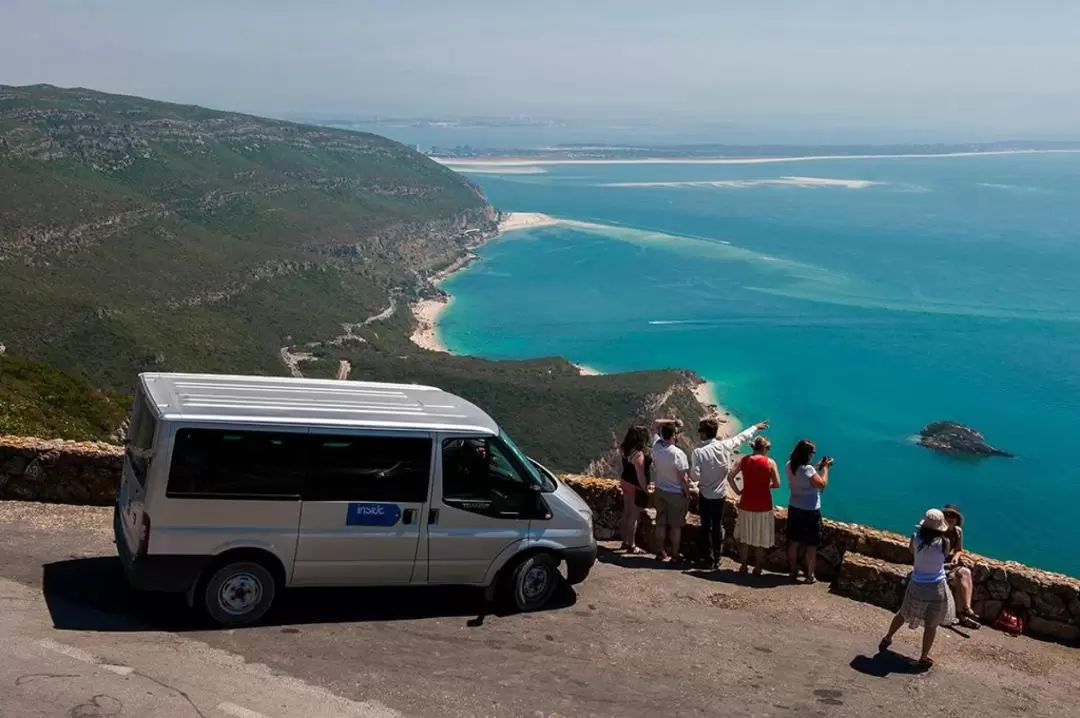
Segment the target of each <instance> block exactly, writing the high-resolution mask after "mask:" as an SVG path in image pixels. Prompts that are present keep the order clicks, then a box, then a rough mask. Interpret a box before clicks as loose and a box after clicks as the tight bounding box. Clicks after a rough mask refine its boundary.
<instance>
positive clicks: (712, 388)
mask: <svg viewBox="0 0 1080 718" xmlns="http://www.w3.org/2000/svg"><path fill="white" fill-rule="evenodd" d="M694 397H695V398H696V399H697V400H698V401H699V402H700V403H701V404H702V405H703V406H704V407H705V412H706V416H715V417H716V418H717V419H719V421H720V433H721V435H723V436H732V435H734V434H737V433H738V432H740V431H742V424H741V423H740V422H739V420H738V419H737V418H736V417H735V415H734V414H732V413H731V412H729V411H728V410H727V409H725V408H724V407H723V406H721V405H720V401H719V398H718V397H717V395H716V385H715V384H713V383H712V382H711V381H703V382H701V383H700V384H698V385H697V386H696V387H694Z"/></svg>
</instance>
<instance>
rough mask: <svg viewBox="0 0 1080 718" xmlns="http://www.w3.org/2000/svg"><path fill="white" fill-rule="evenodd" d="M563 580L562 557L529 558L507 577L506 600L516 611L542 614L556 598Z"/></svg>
mask: <svg viewBox="0 0 1080 718" xmlns="http://www.w3.org/2000/svg"><path fill="white" fill-rule="evenodd" d="M562 580H563V579H562V574H560V573H559V559H558V557H556V556H553V555H552V554H550V553H547V552H540V553H534V554H529V555H528V556H525V557H524V558H522V559H520V560H519V561H517V563H515V564H513V565H512V566H511V567H510V569H509V570H508V571H507V572H506V573H505V577H504V580H503V586H502V598H503V601H504V602H505V603H506V605H507V607H508V608H511V609H513V610H516V611H520V612H522V613H528V612H530V611H538V610H540V609H541V608H543V607H544V606H545V605H547V603H548V601H550V600H551V597H552V596H553V595H555V591H556V590H557V589H558V588H559V585H560V584H561V583H562Z"/></svg>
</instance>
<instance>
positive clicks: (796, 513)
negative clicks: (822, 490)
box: [787, 506, 821, 546]
mask: <svg viewBox="0 0 1080 718" xmlns="http://www.w3.org/2000/svg"><path fill="white" fill-rule="evenodd" d="M787 539H788V541H797V542H798V543H802V544H806V545H807V546H818V545H820V544H821V511H807V510H806V509H797V508H795V507H794V506H788V513H787Z"/></svg>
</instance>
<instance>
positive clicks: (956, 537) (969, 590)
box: [941, 504, 980, 629]
mask: <svg viewBox="0 0 1080 718" xmlns="http://www.w3.org/2000/svg"><path fill="white" fill-rule="evenodd" d="M941 513H943V514H944V515H945V521H947V522H948V524H949V530H948V531H947V532H946V533H945V538H947V539H948V540H949V546H950V548H951V550H950V552H949V556H948V558H947V563H946V564H945V570H946V571H947V574H946V575H947V580H948V582H949V590H951V591H952V594H953V598H954V599H955V601H956V617H957V619H958V620H959V622H960V625H961V626H963V627H964V628H972V629H976V628H979V626H980V624H979V616H978V614H976V613H975V611H974V609H972V607H971V597H972V595H973V593H974V582H973V581H972V577H971V569H970V568H968V567H967V566H966V565H965V560H964V530H963V528H961V527H962V526H963V525H964V515H963V514H962V513H960V509H959V508H957V507H956V506H955V505H953V504H945V508H944V509H942V512H941Z"/></svg>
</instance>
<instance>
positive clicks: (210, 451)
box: [166, 429, 307, 500]
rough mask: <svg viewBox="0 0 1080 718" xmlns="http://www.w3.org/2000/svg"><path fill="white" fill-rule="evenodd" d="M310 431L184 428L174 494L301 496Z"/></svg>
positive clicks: (173, 471)
mask: <svg viewBox="0 0 1080 718" xmlns="http://www.w3.org/2000/svg"><path fill="white" fill-rule="evenodd" d="M306 441H307V435H306V434H280V433H271V432H263V431H221V430H215V429H180V430H179V431H177V432H176V439H175V440H174V442H173V451H172V463H171V465H170V467H169V485H168V488H167V489H166V495H167V496H169V497H170V498H218V499H229V498H234V499H261V500H273V499H298V498H300V491H301V487H302V485H303V481H304V473H305V469H306V456H305V455H306Z"/></svg>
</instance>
